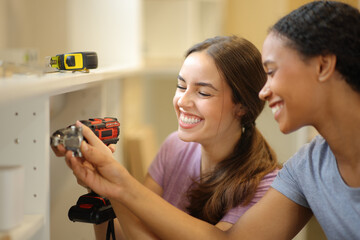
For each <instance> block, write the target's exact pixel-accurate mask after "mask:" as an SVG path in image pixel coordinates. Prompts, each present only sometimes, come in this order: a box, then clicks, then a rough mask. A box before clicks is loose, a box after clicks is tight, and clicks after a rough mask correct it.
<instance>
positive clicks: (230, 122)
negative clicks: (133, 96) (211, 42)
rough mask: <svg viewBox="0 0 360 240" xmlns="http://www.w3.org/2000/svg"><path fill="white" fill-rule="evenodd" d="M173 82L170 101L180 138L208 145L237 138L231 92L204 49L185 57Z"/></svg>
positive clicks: (237, 126) (239, 130) (237, 130)
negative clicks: (173, 89) (176, 81)
mask: <svg viewBox="0 0 360 240" xmlns="http://www.w3.org/2000/svg"><path fill="white" fill-rule="evenodd" d="M177 85H178V86H177V90H176V93H175V96H174V99H173V104H174V108H175V112H176V115H177V118H178V122H179V128H178V134H179V137H180V138H181V139H182V140H184V141H191V142H199V143H200V144H203V145H209V144H214V143H215V144H216V143H217V144H218V143H219V142H221V143H222V144H224V143H226V142H228V141H231V142H232V143H233V142H235V141H237V140H238V139H239V138H240V136H241V126H240V122H239V119H238V118H237V117H235V115H236V114H235V104H234V103H233V101H232V91H231V89H230V87H229V85H228V84H227V83H226V82H225V80H223V79H222V77H221V74H220V73H219V71H218V69H217V67H216V65H215V62H214V60H213V59H212V58H211V57H210V56H209V55H208V54H207V53H206V51H201V52H193V53H191V54H190V55H189V56H188V57H187V58H186V59H185V61H184V63H183V66H182V68H181V70H180V73H179V76H178V84H177Z"/></svg>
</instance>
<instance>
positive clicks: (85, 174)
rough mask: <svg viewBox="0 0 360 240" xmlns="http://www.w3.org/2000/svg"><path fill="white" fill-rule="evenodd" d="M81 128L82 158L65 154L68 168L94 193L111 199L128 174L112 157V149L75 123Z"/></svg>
mask: <svg viewBox="0 0 360 240" xmlns="http://www.w3.org/2000/svg"><path fill="white" fill-rule="evenodd" d="M76 125H77V126H78V127H79V126H81V127H82V128H83V135H84V138H86V139H87V141H88V143H86V142H85V141H83V142H82V144H81V148H80V150H81V152H82V155H83V157H82V158H79V157H74V156H73V153H72V152H71V151H67V152H66V155H65V157H66V159H67V164H68V166H69V167H70V168H71V169H72V170H73V172H74V175H75V176H76V177H77V179H78V181H80V182H81V183H83V184H84V185H86V186H88V187H90V188H91V189H92V190H93V191H95V192H96V193H98V194H100V195H102V196H105V197H108V198H112V197H113V196H115V195H116V189H118V188H119V187H120V186H121V183H122V182H124V181H122V180H123V178H124V177H125V176H127V175H129V173H128V172H127V171H126V169H125V168H124V167H122V166H121V164H120V163H118V162H117V161H116V160H115V159H114V158H113V156H112V149H114V148H113V147H110V148H109V147H107V146H106V145H104V143H103V142H102V141H101V140H100V139H99V138H98V137H97V136H96V135H95V134H94V133H93V132H92V131H91V129H89V128H88V127H87V126H85V125H83V124H81V123H80V122H79V121H78V122H77V123H76Z"/></svg>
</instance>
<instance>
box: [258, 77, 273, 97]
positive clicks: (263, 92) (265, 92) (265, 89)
mask: <svg viewBox="0 0 360 240" xmlns="http://www.w3.org/2000/svg"><path fill="white" fill-rule="evenodd" d="M270 95H271V89H270V84H269V81H266V83H265V85H264V87H263V88H262V89H261V90H260V92H259V98H260V99H261V100H264V101H266V100H268V99H269V97H270Z"/></svg>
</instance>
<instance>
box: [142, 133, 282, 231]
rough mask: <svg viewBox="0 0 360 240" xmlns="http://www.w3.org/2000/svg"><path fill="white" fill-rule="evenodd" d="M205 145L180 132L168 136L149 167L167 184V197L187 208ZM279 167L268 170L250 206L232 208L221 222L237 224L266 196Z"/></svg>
mask: <svg viewBox="0 0 360 240" xmlns="http://www.w3.org/2000/svg"><path fill="white" fill-rule="evenodd" d="M200 162H201V145H200V144H199V143H195V142H184V141H182V140H180V139H179V137H178V135H177V132H174V133H172V134H170V135H169V136H168V138H167V139H166V140H165V142H164V143H163V145H162V146H161V148H160V151H159V152H158V154H157V156H156V157H155V159H154V161H153V162H152V163H151V165H150V167H149V174H150V176H151V177H152V178H153V179H154V180H155V181H156V182H157V183H158V184H159V185H160V186H161V187H162V188H163V196H162V197H163V198H164V199H165V200H166V201H168V202H169V203H171V204H172V205H174V206H175V207H177V208H179V209H180V210H182V211H184V212H187V210H186V206H188V204H189V201H188V199H187V198H186V192H187V190H188V189H189V187H190V185H191V184H192V183H193V180H198V179H199V177H200ZM277 172H278V170H275V171H273V172H271V173H269V174H267V175H266V176H265V177H264V178H263V179H262V180H261V182H260V184H259V186H258V188H257V190H256V193H255V196H254V198H253V199H252V200H251V202H250V203H249V204H248V205H246V206H238V207H235V208H233V209H231V210H230V211H229V212H228V213H227V214H226V215H225V216H224V217H223V218H222V219H221V220H220V222H229V223H232V224H234V223H235V222H236V221H237V220H238V218H239V217H240V216H241V215H243V214H244V213H245V212H246V210H248V209H249V208H250V207H251V206H252V205H254V204H255V203H256V202H258V201H259V200H260V198H261V197H262V196H264V194H265V192H266V191H267V190H268V189H269V187H270V185H271V183H272V182H273V180H274V179H275V177H276V175H277Z"/></svg>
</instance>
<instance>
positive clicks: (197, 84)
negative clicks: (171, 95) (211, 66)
mask: <svg viewBox="0 0 360 240" xmlns="http://www.w3.org/2000/svg"><path fill="white" fill-rule="evenodd" d="M178 79H179V80H180V81H183V82H186V81H185V79H184V78H183V77H182V76H180V75H178ZM195 86H202V87H209V88H212V89H214V90H215V91H219V90H218V89H217V88H215V87H214V86H213V85H212V84H211V83H205V82H196V83H195Z"/></svg>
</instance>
